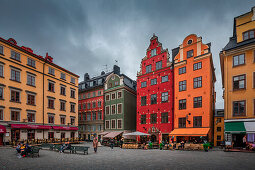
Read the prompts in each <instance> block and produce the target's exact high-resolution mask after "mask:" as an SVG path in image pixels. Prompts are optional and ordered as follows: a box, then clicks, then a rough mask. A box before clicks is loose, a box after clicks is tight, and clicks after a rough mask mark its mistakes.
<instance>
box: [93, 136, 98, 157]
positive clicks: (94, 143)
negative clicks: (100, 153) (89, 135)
mask: <svg viewBox="0 0 255 170" xmlns="http://www.w3.org/2000/svg"><path fill="white" fill-rule="evenodd" d="M97 146H98V140H97V138H96V137H94V139H93V148H94V152H95V153H96V152H97Z"/></svg>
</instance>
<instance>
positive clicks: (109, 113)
mask: <svg viewBox="0 0 255 170" xmlns="http://www.w3.org/2000/svg"><path fill="white" fill-rule="evenodd" d="M107 107H109V114H106V108H107ZM105 115H111V107H110V105H108V106H105Z"/></svg>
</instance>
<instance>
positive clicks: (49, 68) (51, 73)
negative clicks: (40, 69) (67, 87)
mask: <svg viewBox="0 0 255 170" xmlns="http://www.w3.org/2000/svg"><path fill="white" fill-rule="evenodd" d="M50 70H51V71H50ZM48 74H50V75H54V76H55V69H54V68H52V67H50V66H48Z"/></svg>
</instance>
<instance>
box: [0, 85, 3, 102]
mask: <svg viewBox="0 0 255 170" xmlns="http://www.w3.org/2000/svg"><path fill="white" fill-rule="evenodd" d="M0 99H4V89H3V88H2V87H0Z"/></svg>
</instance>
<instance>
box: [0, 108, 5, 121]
mask: <svg viewBox="0 0 255 170" xmlns="http://www.w3.org/2000/svg"><path fill="white" fill-rule="evenodd" d="M0 120H4V111H3V110H2V109H0Z"/></svg>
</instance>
